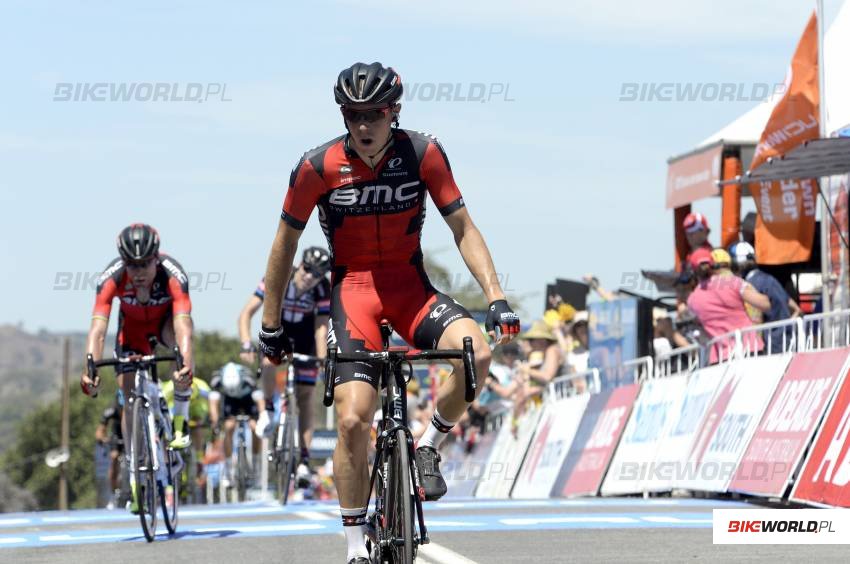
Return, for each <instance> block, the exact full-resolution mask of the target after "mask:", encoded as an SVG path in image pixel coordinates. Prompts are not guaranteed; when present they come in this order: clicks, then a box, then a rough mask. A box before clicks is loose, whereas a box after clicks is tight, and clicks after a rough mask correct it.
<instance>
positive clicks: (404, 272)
mask: <svg viewBox="0 0 850 564" xmlns="http://www.w3.org/2000/svg"><path fill="white" fill-rule="evenodd" d="M401 95H402V85H401V78H400V77H399V76H398V74H396V72H395V71H394V70H393V69H391V68H384V67H383V66H382V65H381V64H380V63H372V64H371V65H367V64H363V63H356V64H354V65H352V66H351V67H350V68H347V69H345V70H343V71H342V72H341V73H340V74H339V77H338V79H337V82H336V84H335V86H334V97H335V99H336V102H337V104H339V105H340V109H341V111H342V117H343V119H344V123H345V127H346V129H347V131H348V133H347V134H345V135H342V136H340V137H337V138H336V139H332V140H331V141H329V142H327V143H325V144H323V145H321V146H320V147H318V148H316V149H312V150H310V151H308V152H307V153H306V154H305V155H304V156H303V157H302V158H301V160H300V161H299V162H298V164H297V165H296V166H295V169H294V170H293V171H292V175H291V176H290V181H289V189H288V191H287V193H286V198H285V200H284V204H283V213H282V214H281V221H280V222H279V224H278V231H277V235H276V237H275V240H274V243H273V245H272V249H271V253H270V255H269V260H268V268H267V271H266V278H265V280H266V300H265V308H264V310H263V328H262V331H261V332H260V345H261V347H262V350H263V353H264V354H265V355H266V356H268V357H269V358H271V359H272V360H273V361H277V362H279V359H280V358H281V356H282V355H283V354H284V353H285V347H286V344H287V335H286V329H285V328H283V327H281V325H280V320H279V311H280V303H281V298H282V294H283V290H284V287H285V285H286V282H287V280H288V279H289V272H290V265H291V264H292V259H293V257H294V256H295V252H296V248H297V245H298V239H299V237H300V236H301V233H302V231H303V229H304V228H305V226H306V224H307V220H308V219H309V218H310V214H311V213H312V211H313V209H314V208H318V210H319V214H318V215H319V222H320V223H321V225H322V229H323V230H324V232H325V235H326V236H327V239H328V243H329V246H330V249H331V255H332V257H333V271H332V272H333V275H332V289H331V321H330V327H329V333H328V344H329V346H332V347H339V349H340V350H341V351H342V352H351V351H356V350H373V351H374V350H380V349H381V346H382V343H381V334H380V321H381V320H382V319H387V320H389V321H390V322H391V323H392V326H393V328H394V329H395V330H396V332H397V333H398V334H399V335H400V336H401V337H402V338H403V339H404V340H405V341H407V342H408V343H410V344H412V345H414V346H415V347H417V348H421V349H434V348H437V349H460V348H462V347H463V338H464V337H467V336H470V337H472V340H473V346H474V350H475V360H476V369H477V374H478V376H479V379H480V380H481V382H479V389H480V387H481V385H482V384H483V380H484V378H485V377H486V375H487V368H488V366H489V364H490V349H489V346H488V344H487V342H486V340H485V338H484V335H483V334H482V332H481V330H480V329H479V327H478V324H477V323H476V322H475V321H474V320H473V319H472V318H471V316H470V315H469V313H468V312H467V311H466V310H465V309H464V308H463V306H461V305H460V304H458V303H457V302H455V301H454V300H452V299H451V298H450V297H449V296H447V295H445V294H442V293H440V292H438V291H437V290H436V289H435V288H434V287H433V286H432V285H431V283H430V282H429V280H428V277H427V276H426V274H425V269H424V266H423V257H422V249H421V246H420V237H421V232H422V225H423V222H424V220H425V202H426V199H427V197H430V199H431V200H432V201H433V202H434V204H435V205H436V207H437V210H438V211H439V212H440V215H441V216H442V217H443V219H444V220H445V221H446V223H447V224H448V226H449V228H450V229H451V231H452V235H453V236H454V240H455V243H456V244H457V247H458V249H459V250H460V253H461V255H462V256H463V259H464V262H465V263H466V265H467V266H468V268H469V270H470V272H471V273H472V275H473V276H474V277H475V279H476V280H477V281H478V283H479V284H480V285H481V289H482V290H483V292H484V294H485V296H486V297H487V300H488V302H489V303H490V307H489V312H488V317H487V323H486V325H487V328H488V330H490V331H491V332H492V333H491V334H492V335H493V336H495V337H497V338H499V340H500V341H508V340H510V339H511V338H512V337H513V336H514V335H515V334H516V332H517V331H518V328H519V319H518V317H517V315H516V314H515V313H514V312H513V311H511V309H510V307H508V303H507V301H506V300H505V294H504V292H503V291H502V289H501V287H500V285H499V281H498V277H497V276H496V271H495V268H494V266H493V261H492V259H491V256H490V252H489V250H488V249H487V245H486V244H485V243H484V239H483V237H482V236H481V233H480V232H479V231H478V229H477V228H476V226H475V225H474V223H473V222H472V219H471V218H470V215H469V213H468V212H467V210H466V208H465V206H464V201H463V198H462V197H461V194H460V190H459V189H458V187H457V184H455V181H454V177H453V176H452V172H451V168H450V167H449V161H448V159H447V158H446V154H445V152H444V151H443V148H442V146H441V145H440V144H439V143H438V142H437V140H436V139H435V138H434V137H432V136H430V135H425V134H422V133H417V132H414V131H410V130H406V129H398V128H397V127H396V128H393V127H392V124H393V122H396V125H397V122H398V116H399V112H400V111H401V105H400V104H399V100H400V99H401ZM497 326H498V328H499V330H500V331H501V332H502V335H497V332H496V327H497ZM378 377H379V370H378V366H377V365H376V364H375V363H363V362H358V363H347V364H342V365H340V366H339V368H338V369H337V376H336V382H335V383H334V384H335V389H336V392H335V395H336V412H337V421H338V433H339V440H338V441H337V446H336V450H335V452H334V459H333V464H334V480H335V481H336V486H337V491H338V492H339V501H340V508H341V514H342V522H343V530H344V532H345V537H346V541H347V544H348V552H347V561H348V562H350V563H353V564H362V563H366V562H368V552H367V550H366V545H365V540H364V534H365V519H366V508H367V505H368V495H369V474H368V471H369V468H368V462H367V458H366V452H367V443H368V441H369V430H370V425H371V422H372V418H373V414H374V413H375V409H376V403H377V396H378V390H377V387H378ZM466 408H467V403H466V401H465V398H464V372H463V365H462V364H461V363H459V362H458V363H455V365H454V372H453V373H452V375H451V376H450V377H449V378H447V380H446V381H445V382H444V383H443V385H442V386H441V389H440V390H439V394H438V398H437V401H436V410H435V413H434V416H433V418H432V420H431V423H430V424H429V425H428V427H427V429H426V430H425V432H424V434H423V435H422V438H421V439H420V441H419V446H418V448H417V450H416V462H417V466H418V468H419V472H420V474H421V478H422V486H423V488H424V490H425V496H426V499H430V500H434V499H439V498H440V497H441V496H442V495H443V494H445V493H446V483H445V480H444V479H443V477H442V475H441V474H440V470H439V461H440V456H439V454H438V453H437V448H438V446H439V444H440V442H441V441H442V440H443V439H444V438H445V436H446V434H447V433H448V432H449V431H450V430H451V428H452V427H453V426H454V425H455V423H456V422H457V421H458V420H459V419H460V418H461V416H462V415H463V413H464V412H465V410H466Z"/></svg>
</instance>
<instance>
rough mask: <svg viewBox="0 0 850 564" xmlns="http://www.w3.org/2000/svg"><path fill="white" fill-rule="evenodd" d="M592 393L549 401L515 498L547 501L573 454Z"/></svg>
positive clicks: (518, 477)
mask: <svg viewBox="0 0 850 564" xmlns="http://www.w3.org/2000/svg"><path fill="white" fill-rule="evenodd" d="M588 400H590V394H581V395H578V396H573V397H570V398H566V399H562V400H558V401H551V402H547V403H546V405H545V407H544V410H543V415H542V416H541V417H540V422H539V423H538V424H537V430H536V432H535V433H534V438H533V439H532V440H531V445H530V446H529V447H528V453H527V454H526V456H525V461H524V462H523V464H522V470H520V473H519V476H517V479H516V483H515V484H514V489H513V491H512V492H511V497H513V498H523V499H533V498H546V497H549V493H550V492H551V491H552V486H554V485H555V480H556V479H557V478H558V472H559V471H560V470H561V465H563V463H564V459H565V458H566V457H567V453H568V452H569V451H570V446H571V445H572V443H573V439H574V438H575V434H576V431H577V430H578V426H579V423H581V418H582V416H583V415H584V410H585V408H586V407H587V402H588Z"/></svg>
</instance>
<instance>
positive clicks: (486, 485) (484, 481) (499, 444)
mask: <svg viewBox="0 0 850 564" xmlns="http://www.w3.org/2000/svg"><path fill="white" fill-rule="evenodd" d="M542 411H543V409H542V407H541V406H538V405H536V404H531V405H529V407H528V410H527V411H526V412H525V413H524V414H523V415H522V416H521V417H520V418H519V422H518V427H517V429H516V435H514V432H513V431H512V430H511V424H510V422H507V423H506V424H505V425H502V428H501V429H499V434H498V435H497V436H496V442H495V444H494V445H493V448H492V450H491V451H490V457H489V458H488V459H487V465H486V468H487V471H486V474H485V475H484V476H482V477H481V479H480V480H479V481H478V487H477V488H475V497H484V498H507V497H510V493H511V488H512V487H513V485H514V481H515V480H516V477H517V474H519V469H520V466H521V465H522V460H523V458H524V457H525V451H526V450H528V443H529V442H531V437H532V436H533V435H534V431H535V429H537V422H538V421H539V420H540V413H541V412H542Z"/></svg>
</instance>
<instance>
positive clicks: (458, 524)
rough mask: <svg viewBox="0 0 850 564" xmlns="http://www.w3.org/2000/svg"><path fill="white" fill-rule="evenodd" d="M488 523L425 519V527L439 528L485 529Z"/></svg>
mask: <svg viewBox="0 0 850 564" xmlns="http://www.w3.org/2000/svg"><path fill="white" fill-rule="evenodd" d="M486 524H487V523H475V522H472V521H443V520H436V519H428V518H426V519H425V525H427V526H428V527H430V526H432V525H433V526H437V527H483V526H485V525H486Z"/></svg>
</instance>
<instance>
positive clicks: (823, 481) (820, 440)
mask: <svg viewBox="0 0 850 564" xmlns="http://www.w3.org/2000/svg"><path fill="white" fill-rule="evenodd" d="M791 499H793V500H795V501H802V502H809V503H816V504H820V505H833V506H836V507H850V378H847V377H845V378H844V383H843V384H842V385H841V389H840V390H839V391H838V393H837V394H836V396H835V399H834V400H833V402H832V406H830V408H829V412H828V413H827V415H826V418H825V419H824V422H823V425H821V428H820V431H819V432H818V436H817V438H815V442H814V445H813V446H812V448H811V450H810V451H809V457H808V458H807V459H806V462H805V464H804V465H803V470H802V472H800V476H799V478H797V483H796V485H795V486H794V492H793V494H792V495H791Z"/></svg>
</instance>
